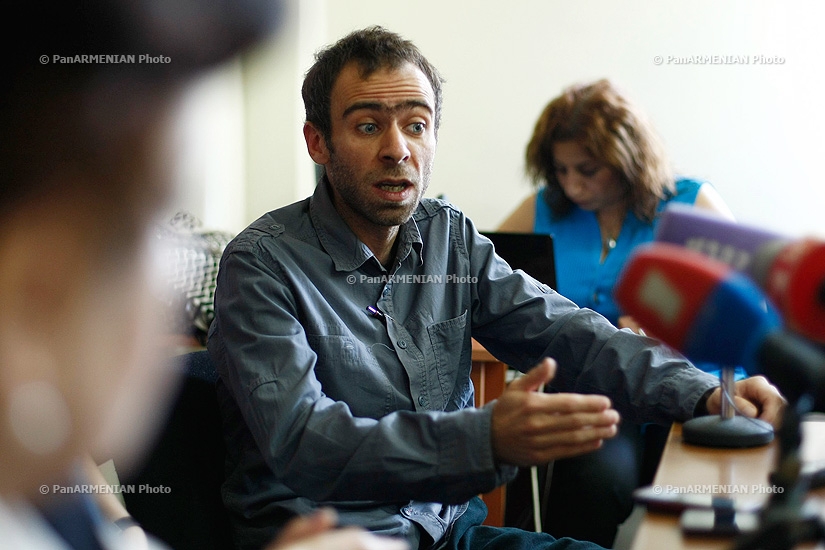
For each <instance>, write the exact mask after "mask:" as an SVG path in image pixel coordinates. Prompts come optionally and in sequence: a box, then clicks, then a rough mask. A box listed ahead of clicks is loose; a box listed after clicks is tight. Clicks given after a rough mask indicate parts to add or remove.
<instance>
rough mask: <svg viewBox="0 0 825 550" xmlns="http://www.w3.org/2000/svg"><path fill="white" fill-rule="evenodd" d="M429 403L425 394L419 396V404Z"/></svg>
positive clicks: (424, 405) (423, 405) (425, 404)
mask: <svg viewBox="0 0 825 550" xmlns="http://www.w3.org/2000/svg"><path fill="white" fill-rule="evenodd" d="M427 403H428V401H427V398H426V397H424V396H423V395H419V396H418V404H419V405H421V406H422V407H426V406H427Z"/></svg>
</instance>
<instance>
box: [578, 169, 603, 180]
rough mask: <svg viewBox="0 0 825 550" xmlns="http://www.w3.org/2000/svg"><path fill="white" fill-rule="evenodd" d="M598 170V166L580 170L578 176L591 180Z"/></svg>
mask: <svg viewBox="0 0 825 550" xmlns="http://www.w3.org/2000/svg"><path fill="white" fill-rule="evenodd" d="M599 168H600V167H598V166H588V167H587V168H580V169H579V174H581V175H582V176H584V177H586V178H591V177H593V176H595V175H596V172H598V171H599Z"/></svg>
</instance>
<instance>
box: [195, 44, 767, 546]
mask: <svg viewBox="0 0 825 550" xmlns="http://www.w3.org/2000/svg"><path fill="white" fill-rule="evenodd" d="M441 84H442V81H441V78H440V76H439V74H438V72H437V71H436V69H435V68H434V67H433V66H432V65H431V64H430V63H429V62H428V61H427V60H426V59H425V58H424V57H423V56H422V55H421V53H420V52H419V50H418V49H417V48H416V47H415V46H414V45H413V44H412V43H410V42H408V41H405V40H403V39H401V38H400V37H399V36H397V35H395V34H393V33H390V32H388V31H386V30H384V29H381V28H370V29H365V30H363V31H357V32H355V33H352V34H351V35H349V36H347V37H345V38H343V39H342V40H340V41H339V42H337V43H336V44H335V45H333V46H332V47H330V48H327V49H326V50H324V51H322V52H320V53H319V54H318V55H317V58H316V63H315V64H314V65H313V67H312V68H311V69H310V71H309V72H308V73H307V76H306V79H305V81H304V87H303V95H304V103H305V106H306V112H307V122H306V124H305V125H304V136H305V138H306V142H307V148H308V150H309V154H310V156H311V157H312V159H313V160H314V161H315V162H316V163H318V164H321V165H323V166H324V168H325V175H324V177H323V178H322V179H321V181H320V182H319V183H318V186H317V188H316V191H315V193H314V194H313V196H312V197H310V198H308V199H306V200H304V201H301V202H298V203H295V204H293V205H290V206H287V207H284V208H281V209H279V210H275V211H273V212H270V213H268V214H266V215H264V216H263V217H261V218H260V219H259V220H257V221H256V222H254V223H253V224H252V225H250V227H249V228H247V229H246V230H245V231H244V232H242V233H241V234H240V235H239V236H238V237H237V238H236V239H235V240H234V241H233V242H232V243H231V244H230V245H229V247H228V248H227V250H226V252H225V254H224V257H223V260H222V263H221V268H220V271H219V278H218V288H217V293H216V297H215V306H216V307H215V309H216V317H215V321H214V323H213V325H212V328H211V332H210V338H209V344H208V346H209V350H210V353H211V356H212V358H213V359H214V361H215V363H216V365H217V368H218V372H219V373H220V376H221V383H220V385H219V397H220V401H221V406H222V410H223V412H224V417H225V427H226V436H227V441H228V446H229V464H230V473H229V477H228V479H227V482H226V484H225V487H224V500H225V503H226V505H227V508H228V509H229V511H230V513H231V514H232V516H233V522H234V525H235V531H236V540H237V542H238V546H239V547H240V548H258V547H260V546H261V545H262V544H263V543H264V542H265V541H267V540H270V539H271V538H272V535H273V533H274V532H276V531H277V529H278V528H279V527H280V526H281V525H283V523H284V522H285V521H286V520H287V518H289V517H290V516H292V515H294V514H304V513H307V512H310V511H311V510H313V509H315V508H317V507H318V506H319V505H322V504H323V505H332V506H334V507H335V508H336V509H337V510H338V513H339V516H340V518H341V521H342V523H344V524H357V525H362V526H365V527H367V528H369V529H371V530H374V531H377V532H381V533H384V534H390V535H395V536H399V537H404V538H406V539H407V540H408V541H409V542H410V544H411V546H412V547H413V548H419V547H420V548H429V547H438V548H442V547H443V548H458V547H459V545H461V547H462V548H508V549H510V548H562V547H564V548H567V547H576V548H592V547H593V545H591V544H590V543H577V542H575V541H562V540H560V541H555V540H554V539H553V538H552V537H551V536H549V535H546V534H544V535H542V534H535V533H527V532H524V531H521V530H518V529H499V528H492V527H484V526H480V523H481V522H482V521H483V519H484V515H485V513H486V511H485V509H484V507H483V503H481V501H480V500H479V499H478V498H477V497H475V495H478V494H479V493H484V492H487V491H489V490H491V489H493V488H494V487H496V486H498V485H500V484H502V483H505V482H507V481H508V480H509V479H511V478H512V476H513V475H514V473H515V468H516V466H526V465H532V464H543V463H547V462H549V461H550V460H553V459H556V458H560V457H565V456H572V455H576V454H581V453H584V452H588V451H591V450H594V449H596V448H598V447H599V446H600V445H601V442H602V440H604V439H606V438H609V437H612V436H613V435H614V434H615V433H616V424H617V423H618V421H619V413H621V414H622V415H623V416H624V417H625V418H627V419H629V420H633V421H636V422H661V423H667V422H671V421H673V420H687V419H689V418H691V417H693V416H694V414H697V413H698V414H704V413H706V412H708V411H710V412H716V411H718V409H719V391H718V389H714V388H716V386H717V380H716V379H715V378H714V377H712V376H709V375H707V374H704V373H702V372H701V371H699V370H697V369H695V368H694V367H692V366H691V365H690V364H689V363H687V362H686V361H685V360H684V359H683V358H682V357H681V356H679V355H678V354H675V353H674V352H672V351H670V350H669V349H668V348H665V347H663V346H659V345H657V344H656V342H655V341H654V340H651V339H648V338H645V337H642V336H637V335H634V334H632V333H630V332H628V331H618V330H617V329H616V328H614V327H613V326H612V325H611V324H610V323H608V322H607V321H606V320H605V319H604V318H602V317H601V316H599V315H597V314H596V313H594V312H592V311H590V310H586V309H579V308H578V307H576V306H575V305H574V304H573V303H572V302H570V301H568V300H567V299H565V298H564V297H562V296H560V295H558V294H556V293H555V292H553V291H552V290H551V289H549V288H548V287H546V286H544V285H542V284H540V283H538V282H536V281H535V280H533V279H532V278H530V277H529V276H527V275H525V274H524V273H522V272H520V271H518V272H513V271H512V270H511V269H510V267H509V266H508V265H507V264H506V263H505V262H504V261H502V260H501V259H500V258H499V257H498V256H496V255H495V253H494V250H493V246H492V244H491V243H490V242H489V241H488V240H487V239H485V238H484V237H482V236H480V235H479V234H478V232H477V231H476V229H475V227H474V226H473V224H472V222H471V221H470V220H468V219H467V218H466V217H465V216H464V215H463V214H462V213H461V212H460V211H459V210H457V209H456V208H455V207H453V206H451V205H450V204H447V203H445V202H443V201H439V200H435V199H425V198H423V195H424V192H425V190H426V189H427V185H428V182H429V177H430V173H431V169H432V163H433V158H434V154H435V148H436V137H437V131H438V125H439V121H440V116H441ZM472 337H475V338H476V339H477V340H478V341H479V342H481V343H482V344H483V345H484V346H485V347H486V348H487V349H488V350H489V351H490V352H491V353H493V354H494V355H495V356H496V357H498V358H500V359H501V360H502V361H504V362H506V363H507V364H509V365H512V366H513V367H515V368H518V369H519V370H522V371H523V372H526V373H527V374H526V375H525V376H524V377H522V378H520V379H518V380H516V381H515V382H513V383H512V384H511V385H510V387H509V388H508V389H507V390H506V391H505V393H504V394H503V395H502V396H501V397H500V398H499V399H498V400H497V401H495V402H494V403H492V404H489V405H488V406H485V407H484V408H481V409H476V408H474V407H473V387H472V384H471V382H470V368H471V357H470V355H471V338H472ZM548 358H552V359H548ZM536 365H537V366H536ZM543 384H548V385H551V386H552V387H553V388H555V389H557V390H561V391H564V392H570V393H553V394H549V393H539V392H537V391H536V390H537V389H538V388H539V387H541V386H542V385H543ZM737 392H738V394H739V396H740V397H739V403H738V405H739V408H740V409H742V410H743V411H745V412H746V413H748V414H751V415H752V416H760V417H761V418H763V419H766V420H768V421H774V420H775V419H776V417H777V414H778V412H779V409H780V408H781V405H782V398H781V396H780V395H779V394H778V392H777V391H776V390H775V389H774V388H773V387H772V386H770V385H769V384H768V383H767V381H765V380H764V379H763V378H752V379H748V380H746V381H743V382H740V383H739V385H738V386H737ZM606 396H609V399H608V397H606Z"/></svg>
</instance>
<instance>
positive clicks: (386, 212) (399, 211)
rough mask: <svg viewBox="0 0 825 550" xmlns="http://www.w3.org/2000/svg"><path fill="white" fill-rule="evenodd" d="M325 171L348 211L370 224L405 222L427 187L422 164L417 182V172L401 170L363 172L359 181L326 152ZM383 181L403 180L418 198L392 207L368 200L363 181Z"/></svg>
mask: <svg viewBox="0 0 825 550" xmlns="http://www.w3.org/2000/svg"><path fill="white" fill-rule="evenodd" d="M325 169H326V173H327V178H328V179H329V180H330V182H331V185H332V186H333V187H334V189H335V191H336V192H337V194H338V196H339V197H340V198H341V200H342V201H343V202H344V203H346V205H347V207H348V208H349V209H350V210H352V211H353V212H355V213H356V214H358V215H359V216H360V217H362V218H363V219H365V220H367V221H369V222H370V223H372V224H374V225H378V226H382V227H393V226H397V225H401V224H403V223H406V222H407V220H409V219H410V217H411V216H412V214H413V212H415V209H416V208H417V207H418V203H419V202H420V200H421V197H422V196H424V192H425V191H426V190H427V187H428V186H429V184H430V174H431V172H432V164H431V163H427V164H426V165H425V168H424V171H423V173H422V174H421V181H418V174H417V173H415V172H414V171H410V170H406V169H404V168H401V167H398V168H394V169H387V170H381V171H380V172H372V173H365V174H362V175H361V180H359V179H358V176H357V175H356V174H355V171H354V170H353V169H352V168H351V167H350V166H349V165H348V164H347V163H345V162H341V161H340V159H339V158H338V157H337V155H335V154H334V153H332V152H330V160H329V163H328V164H327V165H326V167H325ZM383 179H406V180H409V181H410V182H412V183H417V184H418V185H417V186H416V191H417V192H418V193H419V195H418V196H417V197H416V200H415V201H413V202H410V203H404V204H394V203H391V202H388V201H382V200H379V199H377V198H374V197H370V196H369V194H370V189H369V187H368V186H366V185H365V184H364V182H365V181H367V182H378V181H381V180H383ZM332 182H334V183H332Z"/></svg>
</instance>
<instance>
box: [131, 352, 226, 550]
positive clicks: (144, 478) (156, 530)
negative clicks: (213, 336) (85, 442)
mask: <svg viewBox="0 0 825 550" xmlns="http://www.w3.org/2000/svg"><path fill="white" fill-rule="evenodd" d="M172 367H173V368H181V369H182V370H183V372H184V373H185V376H184V381H183V384H182V386H181V389H180V392H179V394H178V396H177V399H176V401H175V403H174V406H173V408H172V411H171V413H170V415H169V418H168V421H167V422H166V424H165V426H164V427H163V429H162V431H161V433H160V435H159V436H158V438H157V440H156V443H155V445H154V447H153V448H152V449H151V451H150V452H149V453H148V455H147V459H146V461H145V462H144V465H143V467H142V468H141V469H140V471H139V472H137V474H136V475H134V476H133V477H131V478H127V479H124V480H122V483H123V485H131V486H132V487H134V489H135V491H134V492H133V493H132V492H128V493H125V494H124V495H123V497H124V500H125V501H126V507H127V509H128V510H129V512H130V513H131V514H132V516H133V517H134V518H135V519H136V520H137V521H138V522H140V524H141V525H142V526H143V528H144V529H146V531H147V532H149V533H151V534H153V535H154V536H155V537H157V538H159V539H161V540H162V541H164V542H165V543H166V544H168V545H169V546H171V548H173V549H174V550H187V549H190V548H191V549H193V550H195V549H197V550H223V549H230V548H232V544H231V535H230V528H229V519H228V515H227V513H226V510H225V509H224V507H223V502H222V500H221V492H220V491H221V485H222V483H223V480H224V461H225V457H226V447H225V444H224V440H223V433H222V430H221V417H220V412H219V410H218V402H217V396H216V393H215V384H216V382H217V379H218V375H217V372H216V371H215V367H214V365H213V364H212V362H211V360H210V358H209V353H208V352H207V351H206V350H203V351H196V352H191V353H188V354H185V355H182V356H179V357H178V358H176V359H175V364H174V365H173V366H172ZM142 488H143V490H141V489H142Z"/></svg>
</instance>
